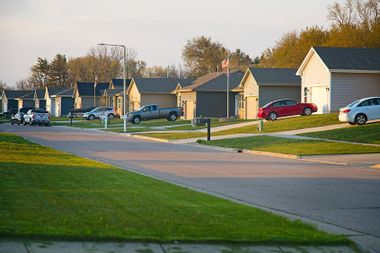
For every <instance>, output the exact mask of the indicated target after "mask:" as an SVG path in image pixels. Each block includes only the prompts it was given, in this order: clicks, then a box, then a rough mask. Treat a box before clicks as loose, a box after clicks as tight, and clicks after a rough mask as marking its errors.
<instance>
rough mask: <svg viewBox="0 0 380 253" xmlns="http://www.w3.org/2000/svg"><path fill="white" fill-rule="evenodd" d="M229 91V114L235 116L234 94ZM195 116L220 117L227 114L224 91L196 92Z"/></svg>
mask: <svg viewBox="0 0 380 253" xmlns="http://www.w3.org/2000/svg"><path fill="white" fill-rule="evenodd" d="M236 94H237V93H234V92H230V96H229V115H230V116H235V95H236ZM196 106H197V107H196V116H197V117H199V116H204V117H221V118H225V117H226V115H227V99H226V92H197V104H196Z"/></svg>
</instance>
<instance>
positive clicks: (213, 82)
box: [180, 71, 244, 91]
mask: <svg viewBox="0 0 380 253" xmlns="http://www.w3.org/2000/svg"><path fill="white" fill-rule="evenodd" d="M243 76H244V73H243V72H241V71H232V72H231V73H230V80H229V86H230V89H233V88H235V87H237V86H238V85H239V84H240V81H241V79H242V78H243ZM226 84H227V73H225V72H220V73H216V72H214V73H210V74H206V75H203V76H201V77H199V78H197V79H196V80H195V81H194V82H192V83H191V85H189V86H187V87H184V88H182V89H180V90H181V91H226Z"/></svg>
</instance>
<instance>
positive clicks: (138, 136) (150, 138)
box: [127, 134, 170, 143]
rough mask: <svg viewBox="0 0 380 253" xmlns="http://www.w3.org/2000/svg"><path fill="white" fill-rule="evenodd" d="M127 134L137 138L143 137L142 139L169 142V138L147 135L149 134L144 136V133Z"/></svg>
mask: <svg viewBox="0 0 380 253" xmlns="http://www.w3.org/2000/svg"><path fill="white" fill-rule="evenodd" d="M127 136H130V137H134V138H138V139H144V140H149V141H157V142H164V143H170V141H169V140H166V139H161V138H155V137H149V136H144V135H137V134H129V135H127Z"/></svg>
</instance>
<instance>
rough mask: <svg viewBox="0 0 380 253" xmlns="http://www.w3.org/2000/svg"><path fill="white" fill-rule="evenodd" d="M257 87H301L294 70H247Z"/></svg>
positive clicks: (299, 79)
mask: <svg viewBox="0 0 380 253" xmlns="http://www.w3.org/2000/svg"><path fill="white" fill-rule="evenodd" d="M249 71H250V72H251V73H252V75H253V78H255V80H256V83H257V84H258V85H273V84H276V85H289V84H294V85H301V78H300V77H299V76H296V71H297V69H295V68H249Z"/></svg>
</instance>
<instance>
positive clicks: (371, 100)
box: [339, 97, 380, 125]
mask: <svg viewBox="0 0 380 253" xmlns="http://www.w3.org/2000/svg"><path fill="white" fill-rule="evenodd" d="M376 119H380V97H368V98H362V99H360V100H356V101H354V102H352V103H351V104H349V105H347V106H346V107H344V108H340V109H339V121H341V122H348V123H349V124H351V125H355V124H358V125H364V124H365V123H366V122H367V121H368V120H376Z"/></svg>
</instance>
